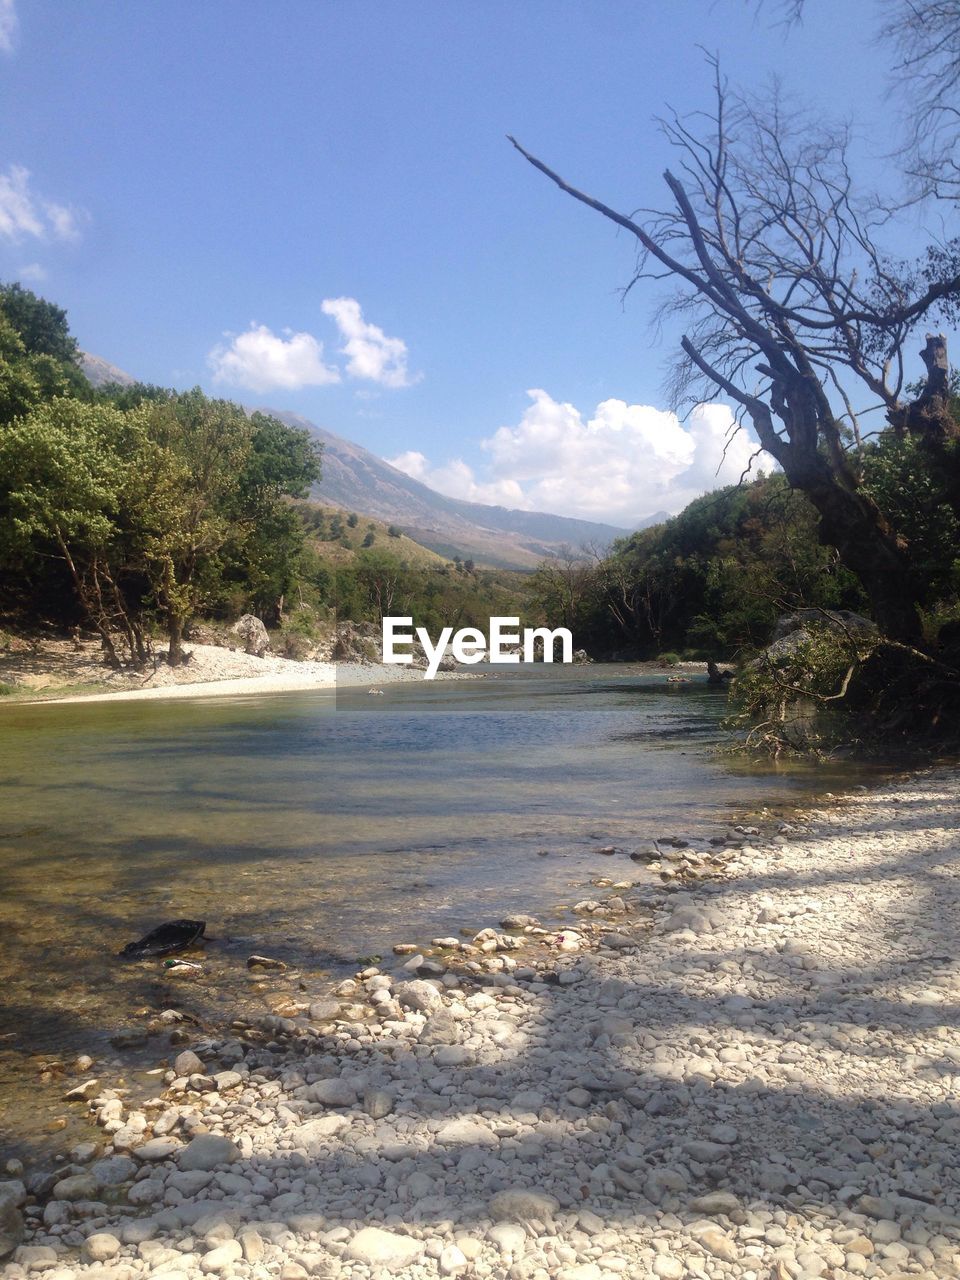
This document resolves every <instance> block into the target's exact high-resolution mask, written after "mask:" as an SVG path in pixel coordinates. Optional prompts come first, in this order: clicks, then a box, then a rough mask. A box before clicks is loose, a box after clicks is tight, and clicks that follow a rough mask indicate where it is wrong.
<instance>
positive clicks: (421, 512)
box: [81, 352, 665, 569]
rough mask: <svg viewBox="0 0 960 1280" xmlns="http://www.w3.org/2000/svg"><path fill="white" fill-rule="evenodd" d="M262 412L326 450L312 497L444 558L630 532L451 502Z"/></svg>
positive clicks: (492, 561) (574, 543)
mask: <svg viewBox="0 0 960 1280" xmlns="http://www.w3.org/2000/svg"><path fill="white" fill-rule="evenodd" d="M81 367H82V368H83V371H84V373H85V374H86V376H87V378H88V380H89V381H90V382H91V384H92V385H93V386H96V387H102V386H106V385H108V384H109V383H118V384H119V385H121V386H130V385H131V384H133V383H134V382H135V381H136V379H134V378H133V377H131V375H130V374H128V373H126V372H124V370H122V369H119V368H117V366H116V365H112V364H110V363H109V362H108V361H106V360H103V359H102V358H101V357H99V356H94V355H91V354H90V353H88V352H81ZM259 408H260V410H261V412H264V413H269V414H271V415H272V416H274V417H276V418H279V419H280V421H281V422H285V423H286V424H287V425H288V426H293V427H300V428H302V429H304V430H306V431H309V432H310V434H311V435H313V436H314V437H315V438H316V439H317V440H319V441H320V443H321V444H322V445H323V476H322V478H321V480H320V482H319V483H318V484H317V485H315V486H314V488H313V490H312V491H311V496H312V497H313V498H315V499H316V500H317V501H318V502H324V503H328V504H330V505H332V506H335V507H341V508H344V509H345V510H347V511H357V512H358V513H362V514H364V515H369V516H372V517H374V518H375V519H377V520H382V521H386V522H388V523H392V524H396V525H397V526H398V528H400V529H402V530H403V532H404V533H406V534H408V535H409V536H410V537H411V538H413V539H414V540H415V541H416V542H419V543H421V544H422V545H423V546H426V547H429V548H430V549H431V550H434V551H437V552H439V553H440V554H441V555H444V556H453V555H461V556H463V557H465V558H471V559H474V560H476V561H477V562H478V563H479V564H485V565H490V566H492V567H495V568H509V569H532V568H535V567H536V566H537V565H538V564H539V563H540V562H541V561H542V560H544V559H546V558H548V557H550V556H555V555H558V554H562V553H565V552H566V551H568V550H570V551H572V552H573V553H574V554H576V553H578V552H588V553H596V554H602V553H604V552H605V551H606V550H607V549H608V548H609V546H610V544H611V543H612V542H613V541H614V539H616V538H622V537H625V536H626V535H627V534H628V533H629V532H630V530H629V529H625V528H622V527H620V526H618V525H613V524H606V523H604V522H602V521H595V520H581V519H579V518H577V517H574V516H561V515H555V514H552V513H550V512H546V511H521V510H519V509H515V508H510V507H501V506H492V505H488V504H486V503H482V502H467V501H465V500H463V499H460V498H450V497H447V496H446V494H442V493H438V492H437V491H436V490H435V489H431V488H430V486H429V485H426V484H424V483H423V482H422V481H421V480H415V479H414V478H413V477H412V476H408V475H407V474H406V473H405V472H403V471H400V470H399V469H398V468H397V467H394V466H392V465H391V464H390V463H389V462H387V461H385V460H384V459H383V458H380V457H378V456H377V455H376V454H375V453H372V452H371V451H370V450H369V449H366V448H364V446H363V445H360V444H356V443H355V442H354V441H352V440H348V439H346V437H344V436H340V435H337V434H336V433H334V432H333V431H330V430H328V429H327V428H326V427H321V426H318V424H317V423H315V422H312V421H311V420H310V419H309V418H305V417H303V416H302V415H301V414H298V413H294V412H292V411H290V410H278V409H275V408H273V407H272V406H266V405H264V406H259ZM248 411H249V412H253V411H254V410H252V409H250V410H248ZM662 518H665V517H664V516H663V515H662V513H658V515H657V516H654V517H652V518H651V519H649V520H645V521H644V522H643V523H642V525H641V526H640V527H646V526H647V525H649V524H656V523H659V522H660V520H661V519H662Z"/></svg>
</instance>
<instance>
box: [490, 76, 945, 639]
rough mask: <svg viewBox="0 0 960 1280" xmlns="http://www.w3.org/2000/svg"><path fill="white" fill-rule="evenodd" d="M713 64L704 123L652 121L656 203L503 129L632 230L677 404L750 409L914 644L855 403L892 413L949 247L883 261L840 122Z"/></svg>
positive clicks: (899, 548) (901, 550) (910, 600)
mask: <svg viewBox="0 0 960 1280" xmlns="http://www.w3.org/2000/svg"><path fill="white" fill-rule="evenodd" d="M713 65H714V72H715V86H714V87H715V105H714V110H713V112H712V113H711V114H710V116H709V117H708V120H709V125H708V127H707V128H706V129H705V130H704V131H703V132H702V133H701V132H700V131H699V126H698V127H697V129H696V130H695V129H694V127H693V126H691V125H690V124H689V123H688V122H686V121H684V120H683V119H681V118H680V117H679V116H677V115H672V116H671V117H669V118H668V119H666V120H665V121H662V122H661V126H662V128H663V131H664V133H665V135H666V137H667V139H668V140H669V142H670V143H671V144H672V145H673V146H674V148H675V149H676V151H677V155H678V166H677V170H676V172H673V171H670V170H668V171H667V172H666V173H665V174H664V181H665V183H666V186H667V189H668V191H669V193H670V196H671V201H670V203H669V205H668V206H667V207H665V208H663V209H660V210H651V209H647V210H639V211H636V212H634V213H632V214H624V213H621V212H618V211H617V210H615V209H613V208H611V207H610V206H608V205H606V204H604V203H603V202H602V201H600V200H597V199H595V198H594V197H593V196H590V195H588V194H586V193H585V192H583V191H579V190H577V189H576V188H575V187H573V186H571V185H570V184H569V183H568V182H566V181H565V180H564V179H563V178H561V177H560V175H559V174H558V173H556V172H554V170H553V169H551V168H549V167H548V166H547V165H546V164H544V163H543V161H541V160H539V159H537V157H536V156H534V155H532V154H530V152H528V151H527V150H525V149H524V148H523V147H522V146H521V145H520V143H519V142H517V141H516V140H515V139H513V138H511V139H510V141H511V142H512V143H513V145H514V146H515V147H516V148H517V150H518V151H520V153H521V154H522V155H523V156H524V157H525V158H526V159H527V160H528V161H529V162H530V163H531V164H532V165H533V166H534V167H535V168H537V169H539V170H540V171H541V172H542V173H544V174H545V175H546V176H547V177H548V178H550V179H551V180H552V181H553V182H555V183H556V184H557V186H559V187H560V189H561V190H562V191H564V192H566V193H567V194H568V195H570V196H572V197H573V198H574V199H576V200H578V201H580V202H581V203H583V204H585V205H587V206H589V207H590V208H592V209H594V210H596V211H597V212H598V213H600V214H602V215H603V216H604V217H605V218H607V219H609V220H610V221H611V222H613V223H615V224H616V225H617V226H619V227H621V228H623V229H625V230H626V231H628V232H629V233H630V234H631V235H632V236H633V237H634V238H635V240H636V242H637V248H638V262H637V269H636V272H635V275H634V278H633V280H632V281H631V282H630V285H629V286H628V289H629V288H632V287H633V286H634V285H636V284H638V283H639V282H641V281H647V280H653V281H661V282H662V281H669V282H670V283H671V284H672V285H673V292H672V293H671V295H670V296H669V297H668V298H667V300H666V302H665V303H664V306H663V309H664V312H665V313H668V314H671V315H673V316H678V317H680V318H681V320H682V321H683V322H684V323H685V326H686V332H685V333H684V335H683V337H682V339H681V342H680V346H681V349H682V354H681V355H680V357H679V359H678V362H677V364H676V365H675V367H674V370H673V376H672V389H673V392H674V400H675V403H676V404H677V405H678V406H679V405H681V404H683V403H684V402H686V403H688V404H689V403H696V402H697V401H698V400H704V399H706V398H708V397H709V396H713V395H716V393H717V391H718V390H719V391H721V392H723V393H725V394H726V395H727V396H728V397H729V398H730V399H731V400H732V401H733V402H734V403H735V405H736V406H737V413H738V422H742V421H743V420H744V419H747V420H749V422H750V423H751V424H752V426H753V428H754V430H755V432H756V434H757V437H758V439H759V441H760V444H761V445H762V447H763V448H764V449H765V450H766V451H767V452H768V453H769V454H770V455H771V456H772V457H773V458H775V459H776V461H777V462H778V463H779V464H780V466H781V467H782V468H783V471H784V473H785V475H786V477H787V479H788V480H789V482H790V484H791V485H792V486H793V487H794V488H796V489H799V490H802V491H803V492H804V493H806V494H807V496H808V497H809V498H810V500H811V502H812V503H813V505H814V506H815V507H816V509H817V511H818V512H819V515H820V536H821V539H822V540H823V541H824V542H826V543H828V544H830V545H832V546H834V547H836V549H837V551H838V552H839V553H840V556H841V558H842V559H843V562H844V563H845V564H846V565H847V567H848V568H849V569H850V570H852V572H854V573H855V574H856V575H857V576H858V578H859V579H860V581H861V582H862V583H863V586H864V588H865V590H866V591H867V594H868V596H869V598H870V601H871V604H872V607H873V610H874V614H875V617H876V619H877V622H878V623H879V624H880V625H881V627H882V628H883V629H884V630H885V631H886V633H887V634H888V635H890V636H892V637H894V638H896V639H899V640H904V641H909V642H913V641H915V640H916V639H917V638H918V637H919V634H920V621H919V617H918V613H917V609H916V594H915V593H916V583H915V580H914V575H913V573H912V571H911V567H910V560H909V556H908V554H907V550H908V549H907V546H906V543H905V541H904V539H903V538H902V537H901V536H900V535H899V534H898V532H897V530H896V529H894V528H892V527H891V525H890V523H889V521H888V519H887V518H886V516H885V515H884V513H883V512H882V511H881V510H880V508H879V507H878V506H877V504H876V502H875V501H874V500H873V499H872V498H871V497H870V496H869V494H868V493H866V492H865V491H864V489H863V487H862V485H861V481H860V474H859V466H858V446H859V443H860V413H859V411H858V408H857V407H856V406H855V404H854V399H855V397H857V398H859V396H860V394H861V393H863V394H864V395H865V396H866V399H867V404H868V407H869V408H872V409H879V410H882V411H886V412H887V413H888V414H891V415H893V416H894V417H897V415H899V416H900V421H901V423H902V422H903V421H904V420H905V415H906V413H907V405H906V404H905V402H904V400H903V394H904V383H905V371H904V364H903V352H904V345H905V343H906V341H907V339H908V338H909V337H910V335H911V334H912V333H913V332H914V330H915V329H916V328H917V327H918V326H919V325H920V323H921V322H922V321H923V320H924V318H925V317H928V316H929V315H930V314H931V313H933V312H934V310H935V309H936V308H937V306H938V305H940V304H942V303H944V301H945V300H950V299H955V298H956V297H957V296H958V295H960V253H954V252H949V251H941V252H940V253H939V254H936V255H931V256H930V257H929V258H928V259H927V260H926V261H925V262H924V264H923V265H922V266H921V267H920V268H907V267H906V266H905V264H902V263H898V262H893V261H890V260H889V259H888V258H887V257H886V256H885V255H884V253H883V251H882V249H881V248H880V246H879V245H878V243H877V241H876V239H875V233H876V228H875V227H874V226H872V225H871V222H870V218H869V215H868V213H867V212H866V210H867V209H868V208H870V207H875V205H872V206H871V205H870V204H868V203H867V202H866V201H864V202H862V203H861V202H860V201H859V200H858V198H857V195H856V193H855V190H854V185H853V180H852V177H851V173H850V168H849V165H848V155H847V153H848V137H847V133H846V131H845V130H843V129H834V130H830V129H826V128H823V127H816V126H814V125H812V124H811V123H810V122H808V121H804V120H798V119H797V117H796V116H795V115H793V116H792V117H791V116H790V114H789V113H788V112H787V111H786V110H785V109H784V107H783V105H782V103H781V102H780V100H779V98H778V97H777V95H776V94H775V95H774V96H773V97H772V100H770V101H768V102H765V103H764V104H762V106H757V105H756V104H754V103H752V102H750V101H748V100H747V99H745V98H743V97H739V96H735V95H733V94H732V93H730V92H729V90H728V89H727V87H726V85H725V83H724V82H723V80H722V79H721V77H720V74H719V69H718V68H717V66H716V64H713ZM939 385H940V384H939V380H935V383H934V384H931V386H933V387H939ZM934 419H935V420H936V421H937V422H938V423H939V424H940V425H939V428H938V429H939V430H941V431H947V432H951V431H953V430H955V428H953V427H952V426H950V425H949V422H950V420H949V414H948V413H947V409H946V402H945V399H944V397H943V395H942V394H939V392H938V391H936V390H931V391H930V394H929V397H928V406H927V411H926V413H925V415H924V421H927V420H934ZM945 424H946V425H945ZM911 425H916V421H915V420H913V419H911Z"/></svg>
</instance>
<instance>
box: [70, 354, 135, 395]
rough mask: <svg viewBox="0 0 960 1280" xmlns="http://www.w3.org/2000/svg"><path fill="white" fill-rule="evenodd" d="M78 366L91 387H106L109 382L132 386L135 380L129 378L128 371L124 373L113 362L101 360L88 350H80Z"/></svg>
mask: <svg viewBox="0 0 960 1280" xmlns="http://www.w3.org/2000/svg"><path fill="white" fill-rule="evenodd" d="M80 368H81V369H82V370H83V372H84V374H85V375H86V379H87V381H88V382H89V383H90V385H91V386H93V387H106V386H109V385H110V383H111V382H116V383H118V384H119V385H120V386H121V387H132V386H133V384H134V383H135V382H136V378H131V377H130V375H129V373H124V371H123V370H122V369H118V368H117V366H116V365H115V364H109V363H108V362H107V361H106V360H101V359H100V357H99V356H92V355H91V354H90V352H89V351H81V352H80Z"/></svg>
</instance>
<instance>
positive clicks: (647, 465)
mask: <svg viewBox="0 0 960 1280" xmlns="http://www.w3.org/2000/svg"><path fill="white" fill-rule="evenodd" d="M528 395H529V396H530V399H531V401H532V403H531V404H530V406H529V407H528V408H527V410H526V412H525V413H524V415H523V417H522V418H521V420H520V422H519V423H518V424H517V425H516V426H513V427H501V428H500V429H499V430H498V431H496V432H494V434H493V435H492V436H491V437H489V438H488V439H486V440H484V441H483V442H482V448H483V450H484V451H485V453H486V454H487V455H488V457H489V459H490V461H489V465H488V467H487V468H486V470H487V471H488V472H489V475H487V476H483V477H479V478H478V476H477V475H476V474H475V472H474V470H473V468H471V467H470V466H468V464H467V463H466V462H464V461H462V460H461V459H455V460H454V461H452V462H448V463H445V464H444V465H442V466H439V467H433V466H431V464H430V463H429V461H428V459H427V458H426V457H425V456H424V455H423V454H422V453H418V452H415V451H410V452H407V453H403V454H401V455H400V456H399V457H397V458H394V459H393V460H392V462H393V466H395V467H398V468H399V469H400V470H401V471H404V472H406V474H407V475H410V476H413V477H415V478H416V479H417V480H422V481H423V482H424V483H425V484H429V485H430V486H431V487H432V488H435V489H437V490H439V491H440V492H441V493H445V494H447V495H448V496H450V497H455V498H466V499H469V500H471V501H474V502H493V503H500V504H502V505H504V506H511V507H519V508H521V509H526V510H534V511H552V512H556V513H558V514H560V515H568V516H580V517H582V518H584V519H588V520H602V521H606V522H608V523H611V524H622V525H624V526H630V525H634V524H636V523H638V522H639V521H640V520H642V519H644V518H645V517H647V516H650V515H652V514H653V513H655V512H657V511H669V512H676V511H679V510H680V509H681V508H682V507H684V506H686V504H687V503H688V502H691V501H692V500H693V499H694V498H696V497H698V496H699V495H700V494H701V493H704V492H706V491H708V490H710V489H715V488H718V487H719V486H720V485H724V484H733V483H736V481H738V480H739V479H740V477H741V475H742V474H743V472H744V471H745V470H746V468H747V465H748V463H749V461H750V458H751V456H752V454H753V453H754V452H755V449H756V445H755V444H754V443H753V442H752V441H751V440H750V439H749V437H748V436H747V435H746V433H745V432H743V431H741V432H739V433H738V434H734V435H732V437H731V432H732V431H733V427H734V422H733V417H732V415H731V413H730V410H729V409H727V408H726V407H725V406H724V405H719V404H704V405H700V406H698V407H697V408H696V409H695V410H694V411H693V413H692V414H691V415H690V417H689V419H688V420H687V421H686V422H685V423H681V422H680V421H679V419H678V418H677V416H676V415H675V414H673V413H668V412H665V411H663V410H661V409H654V408H652V407H651V406H649V405H637V404H627V403H625V401H623V400H604V401H603V402H602V403H601V404H599V405H597V407H596V409H595V410H594V411H593V415H592V416H591V417H590V418H589V419H587V420H584V417H583V415H582V414H581V412H580V410H578V409H577V408H576V407H575V406H574V405H572V404H564V403H561V402H560V401H557V400H554V399H553V398H552V397H551V396H550V395H548V394H547V392H546V391H541V390H534V391H530V392H528ZM724 449H726V455H725V456H724ZM755 465H756V464H755Z"/></svg>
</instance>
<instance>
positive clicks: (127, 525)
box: [0, 285, 529, 666]
mask: <svg viewBox="0 0 960 1280" xmlns="http://www.w3.org/2000/svg"><path fill="white" fill-rule="evenodd" d="M319 475H320V450H319V446H318V445H317V444H316V443H315V442H314V441H313V439H312V438H311V436H310V435H309V433H308V432H306V431H303V430H299V429H297V428H293V427H288V426H286V425H285V424H284V423H282V422H279V421H278V420H277V419H275V418H272V417H269V416H267V415H265V414H262V413H253V414H248V413H246V412H245V411H244V410H243V409H242V408H240V407H239V406H238V405H235V404H232V403H230V402H229V401H225V400H215V399H211V398H210V397H208V396H206V395H204V394H203V393H202V392H201V391H200V390H199V389H195V390H193V391H188V392H183V393H176V392H173V391H168V390H165V389H163V388H161V387H154V386H146V385H140V384H138V385H134V386H118V385H114V386H108V387H103V388H99V389H94V388H93V387H91V386H90V384H89V383H88V381H87V379H86V378H85V377H84V375H83V372H82V370H81V368H80V365H79V352H78V348H77V344H76V341H75V340H74V338H73V337H72V336H71V334H70V331H69V328H68V326H67V318H66V314H65V313H64V312H63V311H62V310H61V309H60V308H59V307H56V306H55V305H54V304H52V303H50V302H47V301H45V300H44V299H42V298H38V297H36V295H34V294H33V293H31V292H30V291H29V290H25V289H22V288H21V287H20V286H19V285H10V286H6V287H2V288H0V614H4V615H6V616H7V617H8V618H9V617H17V618H19V619H20V620H21V621H22V622H24V623H25V624H27V625H28V626H30V625H35V624H36V623H37V622H47V623H51V624H53V625H56V626H61V627H62V626H74V625H77V624H80V625H84V626H89V627H92V628H94V629H95V630H96V631H97V632H98V633H99V635H100V639H101V642H102V645H103V649H104V653H105V656H106V658H107V660H108V661H109V662H110V663H111V664H113V665H115V666H120V665H124V664H133V665H142V664H143V663H144V662H146V661H147V660H148V658H149V657H150V655H151V651H152V647H153V641H154V638H155V637H156V636H158V635H161V634H162V635H163V637H164V639H165V643H166V650H167V656H168V658H169V660H170V661H171V662H174V663H175V662H178V661H179V660H180V659H181V657H182V655H183V641H184V636H185V633H186V631H187V629H188V627H189V625H190V623H191V621H194V620H197V619H207V620H214V621H216V620H225V621H231V620H233V619H235V618H237V617H238V616H239V615H240V614H242V613H245V612H252V613H255V614H257V615H258V616H259V617H261V618H263V619H265V620H266V621H267V622H268V624H271V625H274V626H279V627H280V628H281V634H282V638H283V648H284V650H285V651H286V652H287V653H289V654H290V655H291V656H303V655H304V654H305V653H307V652H310V651H311V650H312V649H313V648H314V647H315V645H316V643H317V641H318V640H320V639H321V638H322V637H323V635H324V633H329V630H330V627H331V626H332V625H333V623H335V622H337V621H347V622H358V623H379V622H380V619H381V617H382V616H383V615H384V614H385V613H401V614H409V615H411V616H412V617H413V618H414V621H415V625H418V626H426V627H428V628H429V629H430V630H431V631H438V630H439V629H440V628H441V627H443V626H448V625H454V626H457V627H459V626H465V625H477V626H484V627H485V626H486V625H487V620H488V618H489V616H490V615H491V614H494V613H501V614H518V615H520V616H521V617H524V618H526V614H527V601H528V596H529V578H528V577H527V576H525V575H522V574H510V573H506V572H499V571H498V572H494V571H483V570H477V569H476V568H475V566H474V564H473V562H472V561H470V560H467V561H461V560H459V559H456V560H455V561H453V562H447V561H445V560H444V559H443V558H442V557H440V556H438V555H436V554H435V553H433V552H430V551H428V550H427V549H426V548H424V547H420V546H418V545H417V544H416V543H414V542H411V540H410V539H409V538H407V537H405V536H404V535H403V533H402V532H401V530H400V529H399V528H397V527H396V526H395V525H390V526H382V525H379V524H377V522H375V521H371V520H364V519H363V518H362V517H361V516H360V515H359V514H358V513H356V512H349V513H348V512H336V511H334V512H330V511H327V510H325V509H324V508H322V507H319V506H318V505H317V504H316V503H310V502H306V501H302V499H304V498H305V497H306V495H307V493H308V491H309V488H310V486H311V485H312V484H313V483H314V482H315V481H316V480H317V479H318V478H319Z"/></svg>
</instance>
